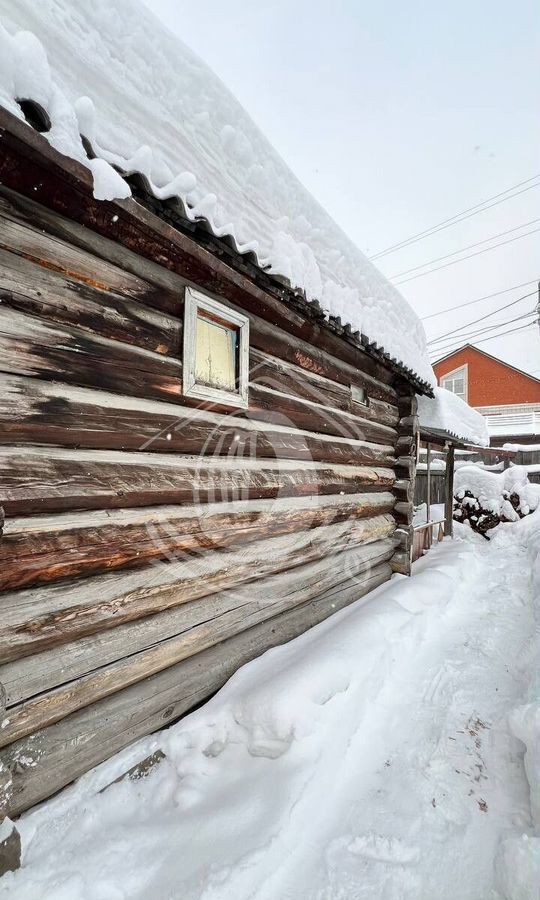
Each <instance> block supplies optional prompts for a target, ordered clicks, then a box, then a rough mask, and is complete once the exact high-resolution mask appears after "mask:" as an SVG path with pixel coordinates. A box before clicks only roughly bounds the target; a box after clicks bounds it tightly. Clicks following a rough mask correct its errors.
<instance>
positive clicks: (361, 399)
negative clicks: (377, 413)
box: [351, 384, 369, 406]
mask: <svg viewBox="0 0 540 900" xmlns="http://www.w3.org/2000/svg"><path fill="white" fill-rule="evenodd" d="M351 400H352V401H353V403H362V404H363V405H364V406H368V405H369V401H368V396H367V393H366V389H365V388H361V387H357V385H356V384H351Z"/></svg>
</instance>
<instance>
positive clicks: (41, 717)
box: [0, 539, 395, 746]
mask: <svg viewBox="0 0 540 900" xmlns="http://www.w3.org/2000/svg"><path fill="white" fill-rule="evenodd" d="M394 550H395V542H394V541H393V540H391V539H386V540H381V541H378V542H376V543H374V544H372V545H369V546H367V547H363V548H354V549H351V550H349V551H347V552H345V553H343V554H341V555H340V556H336V557H335V560H334V565H333V567H332V569H329V567H328V566H327V565H321V564H320V563H314V564H311V563H307V564H304V565H302V566H300V567H297V568H296V569H294V570H292V571H290V572H286V573H281V574H280V575H273V576H271V577H270V578H267V579H263V580H262V581H259V580H258V581H256V582H255V583H254V584H252V585H250V586H245V585H244V586H243V587H241V588H237V589H235V590H233V591H230V592H228V594H223V595H216V596H215V597H214V598H212V599H211V600H210V601H209V600H205V601H202V602H199V603H198V604H189V605H188V607H186V608H185V609H184V610H180V611H179V610H175V611H171V612H170V613H169V614H168V615H158V616H153V617H152V620H144V621H143V622H141V623H129V624H128V625H124V626H121V628H119V629H115V630H114V631H113V632H111V634H110V635H109V637H110V638H111V642H112V643H113V644H115V646H116V649H113V653H114V654H115V661H114V662H112V663H109V664H106V658H105V661H104V655H103V652H102V651H103V647H104V645H106V640H103V637H102V636H100V639H99V640H96V639H95V638H88V639H85V640H83V641H79V642H77V644H75V645H67V646H65V647H63V648H62V649H61V650H59V651H56V652H55V653H51V652H49V653H48V654H47V657H46V659H45V661H44V662H45V665H43V661H38V665H39V662H41V663H42V666H41V668H42V671H43V677H42V678H41V679H40V684H39V691H40V693H39V696H38V697H35V698H34V699H30V700H27V701H26V702H25V703H22V704H20V705H18V706H14V707H12V708H10V709H9V710H8V713H7V718H6V720H5V721H6V724H5V725H4V723H2V726H0V746H4V745H6V744H9V743H12V742H13V741H15V740H18V739H19V738H20V737H23V736H24V735H27V734H32V733H33V732H35V731H37V730H38V729H40V728H43V727H45V726H46V725H50V724H52V723H53V722H57V721H59V720H60V719H62V718H64V717H65V716H67V715H69V714H70V713H72V712H74V711H75V710H77V709H80V708H81V707H82V706H86V705H89V704H90V703H94V702H95V701H96V700H98V699H101V698H103V697H106V696H109V695H110V694H113V693H115V692H116V691H119V690H122V689H123V688H125V687H127V686H129V685H131V684H134V683H135V682H137V681H141V680H143V679H146V678H148V677H150V676H151V675H153V674H155V673H156V672H159V671H162V670H163V669H166V668H168V667H170V666H172V665H175V664H176V663H177V662H179V661H180V660H182V659H186V658H188V657H189V656H193V655H194V654H197V653H200V652H202V651H203V650H205V649H207V648H208V647H210V646H213V645H215V644H217V643H219V642H221V641H223V640H225V639H227V638H229V637H231V636H233V635H235V634H238V633H239V632H242V631H245V630H246V628H250V627H251V626H252V625H255V624H257V623H258V622H261V621H265V620H266V619H268V618H271V617H275V616H277V615H279V614H281V613H283V612H285V611H286V610H288V609H290V608H292V607H294V606H297V605H300V604H303V603H305V602H306V601H308V600H311V599H313V598H314V597H316V596H318V595H320V594H321V592H322V591H323V590H329V589H331V588H332V587H333V586H335V585H336V583H339V582H340V581H342V580H347V579H350V578H353V577H354V578H357V584H358V586H359V587H362V584H363V578H362V577H361V576H362V575H363V574H364V573H366V572H367V573H369V572H371V570H372V569H374V568H376V567H378V566H380V565H381V564H382V563H385V562H388V560H390V558H391V557H392V555H393V553H394ZM304 558H309V557H304ZM210 617H211V618H210ZM171 631H172V632H173V634H172V636H170V632H171ZM118 632H120V633H118ZM141 647H142V648H143V649H141ZM120 648H121V649H120ZM144 648H148V649H144ZM118 653H121V654H122V655H121V656H116V654H118ZM71 654H73V656H72V655H71ZM128 654H129V655H128ZM55 657H56V660H55ZM62 664H63V665H62ZM27 666H28V672H27V673H26V675H25V674H24V673H22V674H21V676H20V677H19V681H18V685H17V688H18V689H19V690H20V689H21V685H23V686H24V685H26V690H27V689H28V687H27V686H28V683H29V679H30V678H32V677H33V678H34V681H35V679H36V660H35V658H33V657H30V658H29V659H28V660H27ZM98 666H99V668H97V667H98ZM89 667H91V668H89ZM22 668H23V666H19V670H21V669H22ZM55 672H56V673H59V674H57V678H58V677H59V678H60V679H61V681H62V684H61V686H60V687H57V688H56V689H55V690H51V691H49V693H45V691H47V689H48V688H49V686H50V684H51V679H52V678H53V677H54V676H53V673H55ZM86 672H88V674H85V673H86ZM74 677H75V678H76V680H71V681H69V679H70V678H74ZM53 683H54V682H53ZM22 689H23V690H24V689H25V688H24V687H23V688H22Z"/></svg>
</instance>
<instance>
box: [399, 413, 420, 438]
mask: <svg viewBox="0 0 540 900" xmlns="http://www.w3.org/2000/svg"><path fill="white" fill-rule="evenodd" d="M397 431H398V434H400V435H403V434H406V435H413V436H415V435H416V432H417V431H418V416H404V417H403V418H401V419H400V420H399V422H398V424H397Z"/></svg>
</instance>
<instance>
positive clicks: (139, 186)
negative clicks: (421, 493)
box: [84, 138, 434, 397]
mask: <svg viewBox="0 0 540 900" xmlns="http://www.w3.org/2000/svg"><path fill="white" fill-rule="evenodd" d="M84 143H85V146H86V149H87V152H88V151H90V152H91V146H90V142H89V141H88V139H87V138H85V141H84ZM114 168H115V169H116V170H117V172H118V173H119V174H120V175H121V176H122V178H124V180H125V181H126V182H127V183H128V184H129V186H130V188H131V191H132V196H133V199H135V200H136V201H138V202H140V203H142V204H143V205H146V206H149V207H150V209H151V211H152V212H153V213H154V214H155V215H157V216H158V217H159V218H161V219H164V220H165V221H167V222H168V224H170V225H172V226H173V227H175V228H180V229H181V230H186V231H187V232H188V233H189V234H191V235H192V236H193V237H194V235H195V232H196V231H197V230H199V232H201V231H202V232H204V233H206V234H207V235H208V236H209V237H210V238H211V239H212V242H215V243H216V245H217V246H221V247H222V248H223V250H224V252H225V253H227V250H228V251H229V252H228V253H227V255H228V256H229V262H230V251H232V252H233V254H235V255H236V256H237V257H241V258H242V260H244V261H246V262H247V263H248V264H249V265H250V266H253V267H254V268H255V269H256V270H257V273H259V275H260V276H262V277H263V278H264V279H268V281H270V282H271V283H272V284H273V285H274V286H275V287H276V288H277V289H278V290H279V292H280V294H281V295H282V296H281V298H280V299H281V300H282V301H283V302H284V303H288V304H290V305H292V306H293V307H296V308H297V309H299V311H302V312H304V313H305V314H307V315H308V316H309V317H310V318H313V319H316V320H317V321H318V322H319V323H323V324H324V325H325V327H327V328H328V329H329V330H331V331H333V332H334V333H335V334H337V335H338V336H340V337H342V338H343V339H344V340H346V341H347V343H349V344H352V345H353V346H357V347H358V349H361V350H363V351H364V352H366V353H368V354H369V355H370V356H372V357H373V358H374V359H376V360H377V361H378V362H381V363H383V364H385V365H387V366H390V367H391V368H392V369H394V370H395V371H396V372H397V374H399V375H401V376H402V377H403V378H405V379H406V380H407V381H409V382H410V383H411V384H412V386H413V387H414V388H415V390H416V392H417V393H421V394H423V395H426V396H428V397H433V396H434V390H433V387H432V385H431V384H429V382H427V381H424V380H423V379H422V378H420V376H419V375H417V374H416V373H415V372H414V371H413V370H412V369H411V368H409V367H408V366H406V365H405V364H404V363H403V362H401V361H400V360H398V359H397V358H396V357H395V356H391V355H390V353H388V352H387V351H386V350H385V349H384V347H380V346H379V345H378V344H377V342H376V341H370V339H369V337H368V336H367V335H365V334H362V333H361V332H360V331H359V330H358V329H355V328H354V326H353V325H351V323H349V322H346V323H345V324H343V323H342V321H341V318H340V317H339V316H332V315H329V314H327V313H326V312H325V311H324V310H323V308H322V306H321V304H320V302H319V301H318V300H308V299H307V297H306V296H305V293H304V292H303V291H302V290H301V289H300V288H293V287H292V286H291V284H290V282H288V279H286V278H285V277H283V276H280V275H277V274H275V273H270V272H267V271H266V270H265V268H264V266H263V265H261V262H260V260H259V258H258V256H257V254H256V252H255V251H254V250H252V249H248V250H244V251H242V250H241V249H240V248H239V246H238V244H237V242H236V238H235V236H234V234H225V235H218V234H216V233H215V231H214V229H213V228H212V223H211V222H210V221H209V219H207V218H206V217H205V216H196V217H192V216H190V214H189V207H187V205H186V203H185V202H184V200H183V199H182V197H180V196H179V195H175V196H174V197H170V198H168V199H167V200H160V199H159V198H158V197H156V196H155V194H154V193H153V191H152V186H151V184H150V182H149V180H148V179H147V178H146V177H145V176H144V175H143V174H142V173H140V172H123V171H122V170H121V169H120V168H119V167H118V166H114ZM225 248H227V250H226V249H225ZM210 249H211V251H212V248H210ZM216 249H217V248H216ZM214 252H215V249H214ZM284 295H285V296H284Z"/></svg>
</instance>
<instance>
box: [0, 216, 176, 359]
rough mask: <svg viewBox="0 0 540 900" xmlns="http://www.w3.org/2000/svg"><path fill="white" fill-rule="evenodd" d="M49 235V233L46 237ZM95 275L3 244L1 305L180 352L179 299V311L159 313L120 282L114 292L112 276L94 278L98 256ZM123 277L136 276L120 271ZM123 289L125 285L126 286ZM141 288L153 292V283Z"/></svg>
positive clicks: (158, 350) (61, 323)
mask: <svg viewBox="0 0 540 900" xmlns="http://www.w3.org/2000/svg"><path fill="white" fill-rule="evenodd" d="M8 229H9V223H8V222H5V220H2V226H1V237H0V247H1V246H2V245H3V244H4V238H5V232H6V230H8ZM43 240H44V241H45V240H46V236H43ZM93 263H94V275H93V279H92V278H91V277H90V276H88V277H86V278H84V280H83V281H82V282H81V281H76V280H74V279H73V278H70V277H68V275H67V274H66V275H59V274H57V272H55V271H51V270H50V269H51V268H52V266H53V264H52V263H51V262H50V261H49V260H47V268H43V267H41V266H39V265H35V264H34V263H32V262H29V261H28V259H27V258H24V257H19V256H16V255H15V254H14V253H6V252H5V251H4V250H1V249H0V299H1V301H2V307H4V308H8V309H13V310H18V311H19V312H22V313H28V314H30V315H33V316H39V318H40V319H43V320H45V321H46V322H49V323H51V324H52V325H53V326H54V325H56V326H60V327H61V326H65V325H67V326H75V327H76V328H77V329H82V330H84V331H88V332H90V333H91V334H94V335H97V336H102V337H107V338H112V339H114V340H118V341H123V342H125V343H127V344H134V345H135V346H138V347H144V348H145V349H147V350H153V351H155V352H156V353H169V354H171V355H172V356H176V357H179V356H181V348H182V322H181V319H180V316H181V314H182V302H181V298H180V299H179V301H178V304H177V309H176V316H174V317H173V316H171V315H168V314H165V313H162V312H158V311H157V310H155V309H152V307H150V308H149V307H147V306H145V305H143V304H142V303H138V302H136V301H135V300H133V299H131V296H130V294H133V293H134V292H133V291H131V292H130V291H127V290H125V288H124V285H123V284H122V279H121V278H119V279H118V280H119V281H120V285H119V290H120V293H114V292H113V291H112V290H111V288H110V286H109V283H108V282H109V281H110V280H111V279H108V280H106V281H99V280H96V279H98V278H99V275H96V274H95V271H96V261H95V260H94V261H93ZM118 271H119V273H120V276H122V275H123V276H124V278H123V281H127V282H129V280H130V279H131V280H133V281H135V280H136V279H132V277H131V276H130V275H127V274H126V273H122V272H121V270H118ZM122 288H124V290H122ZM143 288H145V289H146V290H147V292H148V293H151V291H152V288H151V287H150V285H143Z"/></svg>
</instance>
